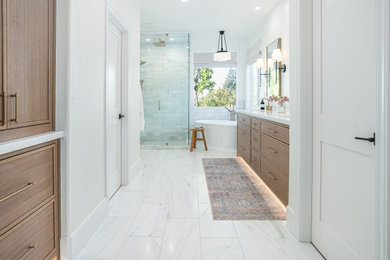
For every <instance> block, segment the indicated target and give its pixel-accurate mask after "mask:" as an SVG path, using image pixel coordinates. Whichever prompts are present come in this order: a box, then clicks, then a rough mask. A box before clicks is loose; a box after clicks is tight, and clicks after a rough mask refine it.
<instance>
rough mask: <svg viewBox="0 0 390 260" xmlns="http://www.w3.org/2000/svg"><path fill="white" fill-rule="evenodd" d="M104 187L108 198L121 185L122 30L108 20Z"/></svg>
mask: <svg viewBox="0 0 390 260" xmlns="http://www.w3.org/2000/svg"><path fill="white" fill-rule="evenodd" d="M106 62H107V65H106V66H107V68H106V69H107V73H106V80H107V84H106V86H107V87H106V89H107V93H106V96H107V97H106V100H107V103H106V107H107V119H106V123H107V144H106V146H107V154H106V158H107V162H106V164H107V175H108V178H107V181H108V184H107V189H108V197H109V198H111V197H112V196H113V195H114V194H115V192H116V191H117V190H118V189H119V188H120V186H121V185H122V123H121V118H120V116H119V115H120V114H121V111H122V33H121V31H120V30H119V29H118V28H117V27H116V26H115V25H114V24H112V23H111V22H109V24H108V30H107V61H106Z"/></svg>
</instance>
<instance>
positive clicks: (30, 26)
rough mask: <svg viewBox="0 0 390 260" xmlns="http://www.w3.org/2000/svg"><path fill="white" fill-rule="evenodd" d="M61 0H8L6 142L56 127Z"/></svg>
mask: <svg viewBox="0 0 390 260" xmlns="http://www.w3.org/2000/svg"><path fill="white" fill-rule="evenodd" d="M54 14H55V1H54V0H2V1H1V16H2V17H1V25H2V31H1V32H2V33H1V34H0V38H1V45H2V48H1V49H2V50H3V51H2V52H0V55H1V58H2V59H1V60H2V62H1V63H0V68H1V71H2V73H1V87H0V91H1V106H0V120H1V121H0V125H1V126H0V142H3V141H8V140H12V139H16V138H20V137H25V136H31V135H36V134H40V133H44V132H48V131H51V130H53V126H54V79H55V69H54V63H55V15H54Z"/></svg>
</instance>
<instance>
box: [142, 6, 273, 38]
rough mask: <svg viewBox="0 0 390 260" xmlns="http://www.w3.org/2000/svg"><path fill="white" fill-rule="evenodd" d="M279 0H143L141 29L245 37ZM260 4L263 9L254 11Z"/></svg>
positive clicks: (145, 31) (144, 30)
mask: <svg viewBox="0 0 390 260" xmlns="http://www.w3.org/2000/svg"><path fill="white" fill-rule="evenodd" d="M278 2H279V0H188V2H187V3H182V2H181V0H141V22H142V29H141V30H142V32H143V33H147V32H190V33H216V34H217V33H218V31H219V30H221V29H223V30H225V31H226V34H227V37H229V38H246V37H248V36H249V35H250V34H251V33H253V32H254V30H255V29H256V28H257V27H258V26H259V25H260V23H261V21H263V19H264V18H266V17H267V15H268V14H269V13H270V11H271V10H272V9H273V8H274V7H275V6H276V5H277V3H278ZM256 6H260V7H261V9H260V10H255V7H256Z"/></svg>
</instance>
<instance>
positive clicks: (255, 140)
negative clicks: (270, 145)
mask: <svg viewBox="0 0 390 260" xmlns="http://www.w3.org/2000/svg"><path fill="white" fill-rule="evenodd" d="M251 131H252V134H251V145H252V148H253V149H255V150H256V151H257V152H260V132H259V131H257V130H255V129H253V128H252V129H251Z"/></svg>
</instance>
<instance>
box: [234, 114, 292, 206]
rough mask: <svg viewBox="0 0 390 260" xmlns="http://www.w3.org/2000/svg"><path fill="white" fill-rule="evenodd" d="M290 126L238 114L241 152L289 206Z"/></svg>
mask: <svg viewBox="0 0 390 260" xmlns="http://www.w3.org/2000/svg"><path fill="white" fill-rule="evenodd" d="M289 134H290V132H289V127H288V126H286V125H281V124H278V123H274V122H272V121H269V120H264V119H259V118H256V117H251V116H247V115H244V114H239V115H238V124H237V152H238V156H239V157H242V158H243V159H244V160H245V161H246V162H247V164H248V165H249V166H250V167H251V168H252V170H253V171H254V172H255V173H256V174H257V175H258V176H259V177H260V178H261V179H262V180H263V181H264V183H266V184H267V186H268V187H269V188H270V189H271V190H272V191H273V192H274V193H275V195H276V196H277V197H278V198H279V199H280V201H281V202H283V203H284V204H285V205H287V204H288V183H289V157H290V155H289Z"/></svg>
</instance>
